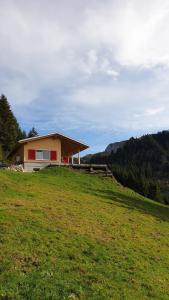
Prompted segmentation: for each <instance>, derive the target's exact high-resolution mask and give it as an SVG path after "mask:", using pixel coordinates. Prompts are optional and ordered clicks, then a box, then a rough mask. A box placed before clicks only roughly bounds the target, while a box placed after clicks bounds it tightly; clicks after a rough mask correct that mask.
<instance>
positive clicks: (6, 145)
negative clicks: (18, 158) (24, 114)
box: [0, 95, 21, 156]
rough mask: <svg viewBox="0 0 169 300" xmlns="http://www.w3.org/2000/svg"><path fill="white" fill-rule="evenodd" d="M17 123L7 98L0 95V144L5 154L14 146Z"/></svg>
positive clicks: (16, 137) (17, 130) (16, 138)
mask: <svg viewBox="0 0 169 300" xmlns="http://www.w3.org/2000/svg"><path fill="white" fill-rule="evenodd" d="M20 131H21V129H20V127H19V124H18V122H17V120H16V118H15V116H14V114H13V112H12V110H11V108H10V105H9V103H8V100H7V98H6V97H5V96H4V95H1V97H0V144H1V146H2V151H3V153H4V155H5V156H7V155H8V154H9V153H10V151H11V150H12V149H13V148H14V147H15V145H16V142H17V140H18V137H19V134H20Z"/></svg>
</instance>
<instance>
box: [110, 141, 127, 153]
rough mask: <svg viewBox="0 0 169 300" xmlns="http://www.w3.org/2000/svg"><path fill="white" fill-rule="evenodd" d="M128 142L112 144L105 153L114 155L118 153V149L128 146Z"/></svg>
mask: <svg viewBox="0 0 169 300" xmlns="http://www.w3.org/2000/svg"><path fill="white" fill-rule="evenodd" d="M126 142H127V141H122V142H116V143H111V144H109V145H108V146H107V147H106V149H105V152H108V153H111V152H112V151H113V152H114V153H116V152H117V150H118V149H120V148H123V147H124V145H125V144H126Z"/></svg>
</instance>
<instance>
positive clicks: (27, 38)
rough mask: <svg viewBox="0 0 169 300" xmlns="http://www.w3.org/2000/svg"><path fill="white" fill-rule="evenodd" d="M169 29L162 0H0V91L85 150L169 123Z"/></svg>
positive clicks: (37, 122)
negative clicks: (78, 141)
mask: <svg viewBox="0 0 169 300" xmlns="http://www.w3.org/2000/svg"><path fill="white" fill-rule="evenodd" d="M168 28H169V1H168V0H167V1H165V0H149V1H147V0H118V1H117V0H104V1H103V0H62V1H60V0H50V1H48V0H36V1H35V0H29V1H23V0H0V93H1V94H5V95H6V96H7V98H8V100H9V102H10V104H11V107H12V110H13V111H14V113H15V115H16V117H17V119H18V120H19V122H20V124H21V126H22V128H23V129H25V130H28V129H30V128H31V127H32V126H35V127H36V129H37V131H38V132H39V134H47V133H50V132H55V131H59V132H62V133H63V134H65V135H70V136H72V137H74V138H75V139H78V140H82V141H84V142H85V143H86V144H88V145H89V146H90V149H89V150H88V151H87V152H86V153H94V152H98V151H103V150H104V149H105V147H106V146H107V145H108V144H109V143H110V142H116V141H121V140H125V139H128V138H130V137H131V136H134V137H139V136H141V135H142V134H147V133H152V132H157V131H160V130H163V129H165V130H166V129H169V33H168ZM84 154H85V153H84Z"/></svg>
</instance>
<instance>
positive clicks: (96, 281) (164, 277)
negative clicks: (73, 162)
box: [0, 168, 169, 300]
mask: <svg viewBox="0 0 169 300" xmlns="http://www.w3.org/2000/svg"><path fill="white" fill-rule="evenodd" d="M168 234H169V208H168V207H166V206H164V205H162V204H160V203H157V202H153V201H151V200H148V199H146V198H144V197H142V196H140V195H138V194H136V193H135V192H133V191H132V190H129V189H127V188H123V187H121V186H120V185H119V184H117V183H116V182H113V181H112V180H111V179H103V178H98V177H94V176H92V175H85V174H80V173H78V172H75V171H74V172H73V171H70V170H68V169H64V168H53V169H49V170H46V171H42V172H39V173H32V174H29V173H25V174H24V173H23V174H21V173H13V172H10V171H1V172H0V299H1V300H2V299H3V300H13V299H15V300H18V299H24V300H27V299H31V300H42V299H50V300H53V299H61V300H63V299H73V300H76V299H85V300H86V299H87V300H88V299H89V300H90V299H91V300H94V299H95V300H109V299H115V300H118V299H125V300H127V299H134V300H137V299H139V300H140V299H158V300H160V299H166V300H168V299H169V235H168Z"/></svg>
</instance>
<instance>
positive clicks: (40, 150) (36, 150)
mask: <svg viewBox="0 0 169 300" xmlns="http://www.w3.org/2000/svg"><path fill="white" fill-rule="evenodd" d="M38 151H39V152H41V153H42V158H37V154H36V153H37V152H38ZM44 151H45V152H48V158H44ZM35 160H44V161H48V160H50V150H48V149H35Z"/></svg>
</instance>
